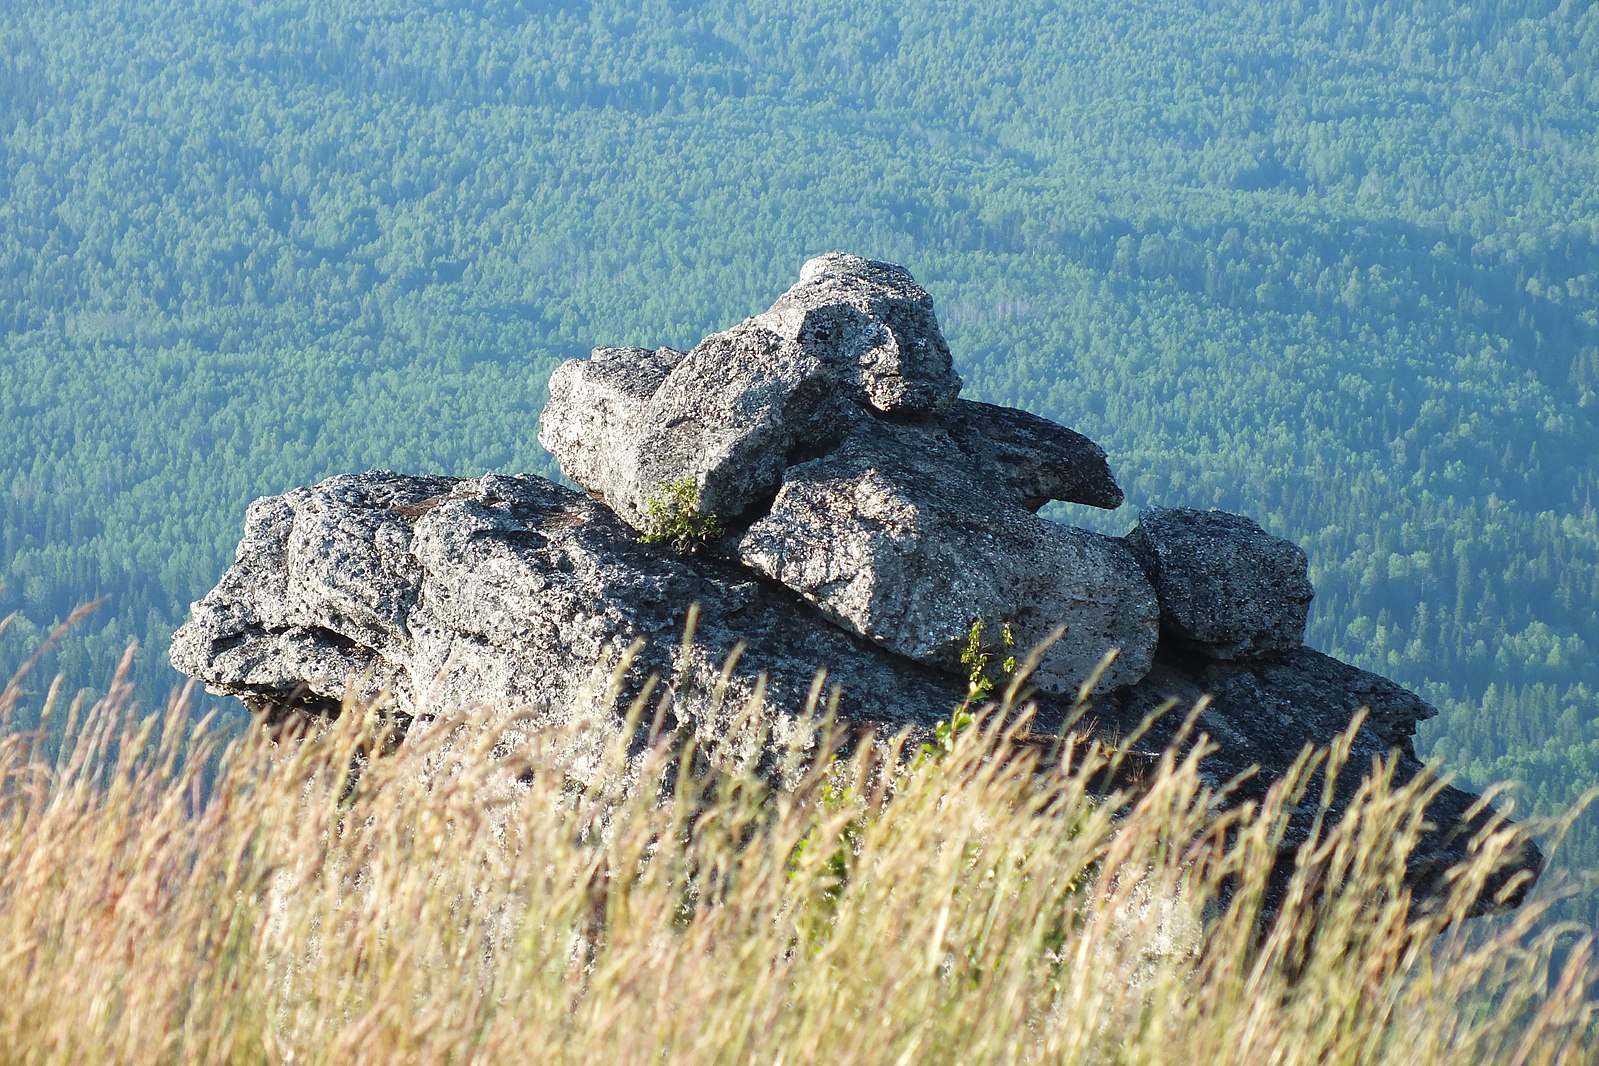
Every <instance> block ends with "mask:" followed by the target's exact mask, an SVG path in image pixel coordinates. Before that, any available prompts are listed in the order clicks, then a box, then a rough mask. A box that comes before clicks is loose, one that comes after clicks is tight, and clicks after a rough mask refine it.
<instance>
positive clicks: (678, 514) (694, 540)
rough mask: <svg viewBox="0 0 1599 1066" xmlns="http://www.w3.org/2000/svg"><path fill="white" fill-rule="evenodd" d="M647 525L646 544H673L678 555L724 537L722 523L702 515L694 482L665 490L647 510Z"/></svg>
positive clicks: (673, 484)
mask: <svg viewBox="0 0 1599 1066" xmlns="http://www.w3.org/2000/svg"><path fill="white" fill-rule="evenodd" d="M644 524H645V530H644V535H643V538H642V539H643V541H644V543H646V544H670V545H671V546H672V547H673V548H675V549H677V550H678V551H689V550H690V549H692V548H693V547H694V545H696V544H703V543H704V542H705V541H708V540H715V539H716V538H718V537H720V536H721V535H722V533H723V530H722V521H721V519H719V518H717V517H716V516H715V515H714V514H701V513H700V490H699V486H698V485H696V484H695V483H694V479H693V478H683V479H682V480H681V481H673V482H670V483H669V484H667V485H664V486H662V488H661V491H659V492H657V493H656V494H655V495H654V496H652V497H651V498H650V502H649V503H648V504H646V505H645V507H644Z"/></svg>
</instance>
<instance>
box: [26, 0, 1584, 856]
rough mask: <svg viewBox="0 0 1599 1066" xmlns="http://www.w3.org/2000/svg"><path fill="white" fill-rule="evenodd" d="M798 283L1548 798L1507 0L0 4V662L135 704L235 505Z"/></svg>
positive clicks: (1542, 35)
mask: <svg viewBox="0 0 1599 1066" xmlns="http://www.w3.org/2000/svg"><path fill="white" fill-rule="evenodd" d="M828 249H845V250H849V251H854V252H858V253H861V254H865V255H869V256H874V257H878V258H886V259H890V260H894V261H897V262H901V263H904V264H906V265H908V266H909V267H910V268H911V270H912V271H913V272H914V273H915V274H916V276H917V278H918V279H919V280H921V281H922V282H923V283H924V284H925V285H926V287H927V288H928V289H929V290H930V291H931V292H932V294H933V297H934V299H935V300H936V301H938V307H939V310H940V315H941V319H942V321H943V323H944V327H945V331H946V334H947V335H948V337H949V340H950V343H951V346H952V348H953V349H954V351H955V353H956V358H957V360H958V362H959V365H960V369H961V371H962V373H963V375H964V376H965V378H966V381H967V394H968V395H970V396H973V397H975V398H982V399H989V400H993V401H997V402H1003V403H1007V404H1014V405H1018V406H1024V407H1028V408H1031V409H1033V410H1036V411H1038V412H1040V413H1042V414H1045V415H1047V416H1049V417H1052V418H1055V419H1058V420H1060V421H1062V422H1065V423H1066V424H1068V425H1072V426H1074V427H1076V428H1077V429H1079V430H1081V431H1083V432H1085V433H1087V434H1089V435H1090V436H1092V437H1093V438H1095V439H1096V440H1098V441H1100V442H1101V443H1102V444H1103V445H1104V446H1105V447H1106V449H1107V450H1108V451H1109V453H1110V455H1111V459H1112V463H1113V466H1114V469H1115V470H1116V472H1117V474H1118V476H1119V477H1120V479H1121V482H1122V484H1123V486H1124V488H1125V489H1126V490H1127V496H1128V505H1127V506H1126V507H1125V508H1124V509H1123V510H1122V511H1120V512H1118V513H1116V514H1114V515H1112V516H1110V517H1109V519H1108V520H1106V519H1097V520H1095V521H1096V524H1097V525H1098V526H1099V528H1102V529H1106V530H1108V531H1112V532H1117V533H1120V532H1124V531H1125V530H1126V529H1127V528H1130V527H1131V525H1132V524H1133V522H1134V520H1135V518H1136V512H1137V509H1138V508H1139V507H1142V506H1147V505H1151V504H1164V505H1192V506H1220V507H1225V508H1228V509H1232V510H1238V511H1241V512H1244V513H1246V514H1249V515H1251V516H1253V517H1255V518H1256V519H1258V520H1259V521H1260V522H1261V523H1262V524H1264V525H1265V526H1266V527H1267V528H1268V529H1270V530H1271V531H1272V532H1275V533H1278V534H1281V535H1284V536H1287V537H1290V538H1292V539H1294V540H1296V541H1298V542H1299V543H1300V544H1302V545H1303V546H1304V547H1305V548H1306V550H1307V551H1308V553H1309V555H1310V558H1311V566H1312V577H1313V578H1314V580H1315V583H1316V586H1317V588H1318V589H1319V590H1320V594H1319V597H1318V599H1317V601H1316V604H1315V606H1314V608H1313V610H1312V616H1311V632H1310V637H1309V639H1310V641H1311V643H1313V644H1315V645H1317V646H1319V647H1322V648H1324V649H1326V650H1329V651H1331V652H1333V653H1335V654H1337V655H1340V656H1342V657H1344V658H1346V659H1348V660H1350V661H1352V662H1354V663H1356V664H1358V665H1361V666H1364V667H1367V668H1371V669H1375V670H1378V671H1381V672H1384V673H1386V674H1389V675H1390V676H1393V677H1395V678H1397V679H1399V680H1401V681H1403V682H1405V683H1407V684H1409V685H1411V686H1412V687H1415V688H1417V689H1418V690H1419V691H1421V692H1423V693H1424V694H1425V695H1426V696H1427V697H1428V698H1429V699H1431V700H1433V701H1434V702H1435V703H1436V704H1438V706H1439V707H1440V708H1441V709H1442V711H1443V714H1442V716H1441V717H1440V719H1439V720H1438V721H1437V722H1435V723H1433V724H1432V726H1431V732H1430V733H1429V736H1428V739H1429V741H1430V743H1431V744H1432V751H1433V753H1434V754H1435V755H1436V756H1437V757H1438V758H1439V759H1440V760H1441V761H1442V762H1443V764H1444V765H1445V766H1446V767H1447V768H1450V769H1453V770H1456V771H1458V772H1460V773H1462V774H1464V775H1465V776H1466V777H1467V778H1469V779H1470V780H1471V781H1472V782H1474V783H1476V784H1482V783H1485V782H1487V781H1489V780H1492V779H1498V778H1513V779H1516V780H1518V781H1520V782H1522V783H1523V784H1524V785H1525V787H1526V790H1527V792H1526V796H1527V799H1528V800H1529V801H1536V802H1537V803H1538V804H1540V805H1541V807H1542V809H1546V810H1553V809H1557V808H1558V807H1559V806H1560V805H1561V804H1563V803H1565V802H1566V801H1568V800H1569V799H1570V797H1571V796H1573V795H1575V794H1576V793H1577V792H1579V791H1580V790H1581V789H1582V788H1583V787H1586V786H1588V785H1592V784H1594V783H1599V698H1596V693H1599V661H1596V658H1595V652H1596V649H1599V515H1596V511H1595V507H1596V504H1595V497H1596V496H1599V448H1596V447H1595V444H1594V441H1595V439H1596V437H1599V310H1596V308H1599V10H1596V9H1594V8H1593V7H1592V6H1591V5H1589V4H1586V3H1578V2H1566V3H1554V2H1550V0H1474V2H1468V3H1459V4H1452V5H1438V4H1424V3H1419V2H1411V3H1400V2H1394V3H1363V2H1357V0H1351V2H1348V3H1318V2H1312V0H1297V2H1296V0H1223V2H1220V3H1215V2H1210V3H1206V2H1200V0H1165V2H1160V3H1137V4H1132V3H1128V4H1117V3H1111V4H1105V3H1085V2H1079V0H987V2H985V3H982V4H977V3H971V2H963V3H944V4H933V3H930V2H928V0H901V2H895V3H889V2H887V0H849V2H844V0H763V2H761V3H754V2H750V0H723V2H708V3H701V4H691V3H686V2H682V0H670V2H668V0H653V2H651V0H646V2H642V3H641V2H639V0H593V2H579V0H573V2H568V3H554V2H551V0H525V2H524V0H431V2H430V0H404V2H399V0H363V2H360V3H357V2H355V0H330V2H326V3H319V4H309V3H305V2H303V0H301V2H288V0H276V2H273V0H268V2H261V3H255V4H251V5H218V4H211V3H202V2H200V0H139V2H138V3H135V2H133V0H82V2H66V3H57V4H48V5H44V4H28V5H22V4H13V5H5V7H4V8H0V338H3V339H0V346H3V347H0V500H3V508H4V511H3V520H0V581H3V582H4V590H3V591H0V614H4V613H7V612H11V611H19V612H21V613H22V615H23V616H25V618H26V620H27V622H26V624H24V625H21V626H19V627H18V628H17V630H16V631H14V633H13V635H12V636H11V637H10V638H8V641H7V643H6V644H5V645H4V646H0V671H4V672H6V673H7V676H9V666H10V665H11V664H13V663H15V662H16V661H17V659H18V658H19V656H20V655H21V654H22V653H23V652H24V650H25V649H26V648H27V647H28V646H29V645H31V643H32V642H33V641H35V640H36V639H37V637H38V636H39V634H40V633H41V632H42V630H43V629H45V628H47V627H48V626H50V625H51V624H52V623H53V622H54V621H56V620H58V619H60V618H61V617H63V616H64V615H65V614H66V613H67V612H68V611H70V610H71V609H72V608H73V607H74V606H75V605H77V604H79V603H81V602H84V601H86V600H89V599H92V598H94V597H97V596H100V595H102V594H109V595H110V596H111V600H110V603H109V604H108V605H107V606H105V607H103V608H101V609H100V611H99V612H98V613H97V614H96V615H95V616H94V618H93V619H92V620H91V621H90V622H88V623H85V624H84V625H82V626H80V628H79V630H78V631H77V633H76V634H75V635H74V636H73V637H72V638H71V639H70V640H69V641H67V642H66V643H65V644H64V645H63V647H62V649H61V652H60V654H59V656H58V657H57V658H56V659H55V660H53V661H52V663H51V666H52V667H59V668H62V669H65V670H67V671H68V672H69V675H70V677H71V678H72V680H73V682H74V683H83V684H89V683H103V681H104V679H105V677H106V676H107V675H108V674H109V672H110V670H111V668H112V666H113V665H114V662H115V659H116V657H117V655H118V654H119V653H120V651H121V649H122V648H123V646H124V645H125V644H126V643H127V642H128V641H130V640H134V639H137V640H139V641H141V642H142V643H143V648H144V650H143V653H142V656H141V659H140V667H139V677H140V681H141V683H142V684H143V686H144V687H143V691H144V693H145V699H146V700H147V701H149V702H156V701H159V700H160V699H162V698H163V697H164V696H165V694H166V692H167V690H168V688H169V687H170V686H172V685H174V684H176V683H177V682H178V681H179V678H178V677H177V675H175V674H174V673H173V672H172V671H170V669H168V668H167V667H165V665H164V663H163V659H162V656H163V652H164V649H165V644H166V640H167V637H168V635H169V634H170V631H171V628H172V626H173V625H174V624H175V623H176V621H177V620H179V619H180V618H181V617H182V615H183V614H184V612H185V610H186V607H187V604H188V602H189V601H190V600H192V599H194V598H197V597H198V596H199V595H201V594H202V593H203V592H204V591H205V590H206V589H207V588H209V587H210V585H211V584H212V582H213V581H214V580H215V578H216V577H217V575H218V574H219V573H220V572H221V570H222V568H223V567H224V565H225V563H226V561H227V560H228V558H229V553H230V551H231V548H232V546H233V544H234V542H235V540H236V538H237V535H238V532H239V529H240V524H241V519H242V515H243V511H244V508H245V506H246V505H247V504H248V502H249V501H250V500H251V499H252V498H254V497H256V496H258V495H262V494H265V493H270V492H278V491H282V490H284V489H286V488H289V487H291V486H294V485H298V484H303V483H307V482H310V481H312V480H315V479H317V478H320V477H323V476H325V475H328V474H331V473H334V472H337V471H343V470H358V469H364V468H368V467H384V468H391V469H398V470H406V471H414V472H423V471H430V472H431V471H438V472H447V473H457V474H476V473H480V472H483V471H486V470H533V471H539V472H543V473H553V467H552V464H551V463H550V460H549V459H548V457H547V456H546V455H544V454H543V452H542V450H541V449H540V448H539V447H538V445H537V443H536V441H535V439H534V434H535V428H536V417H537V414H538V411H539V409H540V407H541V405H542V403H543V398H544V382H545V379H546V377H547V375H548V373H549V371H550V370H551V368H552V367H554V366H555V364H556V363H557V362H558V361H560V360H561V359H563V358H566V357H569V356H572V355H575V354H582V353H584V352H586V351H587V350H588V348H589V347H590V346H592V345H594V344H601V343H603V344H625V343H639V344H648V345H656V344H671V345H674V346H679V347H687V346H688V345H690V344H692V343H693V342H694V341H695V340H697V339H698V338H699V337H700V336H702V335H703V334H705V333H707V332H709V331H711V330H713V329H717V328H721V327H724V326H726V325H728V324H730V323H731V322H732V321H736V320H737V319H738V318H739V317H741V316H742V315H744V314H746V313H748V312H750V311H751V310H754V309H758V308H762V307H765V306H766V305H767V304H768V303H769V302H770V300H771V299H772V298H773V297H774V296H775V295H776V294H777V293H778V292H780V291H782V290H783V289H784V288H785V287H786V286H787V285H788V284H789V283H790V282H791V281H792V279H793V275H794V273H795V271H796V269H797V268H798V265H799V264H800V262H801V261H803V260H804V259H805V258H806V257H808V256H809V255H812V254H815V253H817V252H820V251H824V250H828ZM957 293H959V294H960V295H959V296H958V297H957V296H956V295H955V294H957ZM1078 517H1079V516H1077V515H1073V516H1072V518H1073V519H1074V520H1076V519H1077V518H1078ZM41 684H42V682H41ZM1569 855H1570V856H1571V857H1572V858H1574V859H1578V860H1580V861H1583V862H1586V863H1588V864H1596V865H1599V820H1596V819H1589V820H1588V821H1587V822H1585V823H1584V824H1583V825H1582V826H1581V827H1580V828H1579V830H1578V833H1577V836H1576V840H1575V843H1574V845H1573V846H1572V848H1571V849H1570V850H1569Z"/></svg>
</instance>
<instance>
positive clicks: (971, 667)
mask: <svg viewBox="0 0 1599 1066" xmlns="http://www.w3.org/2000/svg"><path fill="white" fill-rule="evenodd" d="M984 628H985V623H984V622H983V620H982V619H981V618H977V619H974V620H973V621H972V628H971V632H969V633H968V634H967V635H966V647H965V648H963V649H961V665H962V666H964V667H966V670H967V675H966V686H967V687H966V702H968V703H973V702H977V703H980V702H982V701H983V700H990V699H993V698H994V693H995V692H996V691H998V689H999V687H1000V686H1001V685H1003V684H1005V683H1006V682H1008V681H1010V679H1011V678H1012V677H1014V676H1015V675H1016V667H1017V661H1016V633H1015V631H1014V630H1012V629H1011V625H1010V623H1009V622H1006V623H1005V624H1004V625H1002V626H1001V627H1000V630H999V639H1000V647H999V648H993V647H991V646H989V644H988V643H987V641H985V640H984V639H983V630H984ZM1001 653H1003V654H1004V656H1005V657H1004V658H1003V659H1001V660H1000V663H999V668H998V670H997V671H996V670H993V669H990V666H989V664H990V662H991V661H992V659H993V657H994V656H995V655H998V654H1001Z"/></svg>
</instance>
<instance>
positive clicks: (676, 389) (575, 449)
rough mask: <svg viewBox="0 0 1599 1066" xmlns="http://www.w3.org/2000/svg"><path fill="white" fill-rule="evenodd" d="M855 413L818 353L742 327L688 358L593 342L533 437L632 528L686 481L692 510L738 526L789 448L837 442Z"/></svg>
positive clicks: (569, 369)
mask: <svg viewBox="0 0 1599 1066" xmlns="http://www.w3.org/2000/svg"><path fill="white" fill-rule="evenodd" d="M663 351H668V352H669V351H670V350H669V349H668V350H663ZM857 413H858V412H857V410H856V409H854V408H853V407H852V405H850V404H849V403H847V402H845V401H843V400H841V399H840V398H839V396H838V389H837V384H836V382H835V380H834V378H833V376H832V373H831V371H830V370H829V369H828V367H826V366H825V365H824V364H823V362H822V361H821V360H820V359H818V358H816V357H815V356H814V355H812V354H810V353H808V352H806V351H804V350H803V349H802V348H801V347H800V346H799V345H797V344H795V343H793V342H792V341H786V340H784V339H783V338H781V337H779V336H777V334H775V333H772V332H770V331H768V330H764V329H761V328H760V327H758V326H753V325H750V324H748V323H745V324H742V325H739V326H735V327H733V328H732V329H730V330H725V331H723V332H721V333H716V334H713V335H711V336H709V337H707V338H705V340H703V341H701V342H700V343H699V344H697V345H695V347H694V348H693V350H691V351H689V352H687V353H681V354H679V353H675V352H672V353H670V355H669V356H665V357H663V356H662V355H661V354H660V352H646V351H645V350H643V349H639V348H626V349H618V348H600V349H596V350H595V354H594V356H593V357H592V358H590V359H587V360H572V361H569V362H566V363H563V364H562V365H561V366H559V367H557V368H556V370H555V373H554V374H552V375H551V377H550V401H549V403H548V404H547V405H545V408H544V413H543V415H542V416H541V417H540V420H539V443H541V444H543V445H544V446H545V447H546V448H548V449H549V450H550V452H551V453H552V454H553V455H554V456H555V457H556V458H557V459H559V460H560V462H561V469H562V470H564V471H565V472H566V475H567V476H568V477H570V478H571V479H572V480H573V481H576V482H577V483H578V484H580V485H582V486H583V487H584V488H586V489H589V490H590V491H591V492H594V493H595V494H597V495H598V496H600V498H602V499H603V500H604V501H605V502H606V504H607V505H608V506H609V507H610V508H611V509H612V510H614V511H615V512H616V513H617V514H619V515H620V516H621V517H622V518H623V519H624V520H625V521H626V522H627V523H628V524H629V525H631V526H633V528H635V529H647V528H648V524H649V523H648V519H647V514H648V511H649V506H650V502H651V501H652V500H655V499H657V498H660V497H662V496H663V495H664V493H665V492H666V489H667V486H669V485H672V484H675V483H677V482H681V481H685V480H687V481H692V482H693V483H694V485H695V488H696V489H697V490H698V499H699V502H698V506H699V509H700V511H701V513H704V514H716V515H719V516H721V517H722V518H723V519H724V520H735V521H736V520H737V518H738V517H739V516H740V515H743V514H744V513H745V512H746V511H748V510H750V509H751V508H752V507H754V506H755V505H756V504H758V503H760V502H762V501H763V500H765V499H770V498H771V495H772V493H773V492H775V491H776V489H777V486H778V483H779V482H780V481H781V480H782V476H783V471H784V470H785V469H786V468H787V466H788V462H789V460H790V456H791V453H792V452H794V451H795V450H796V449H799V448H810V447H816V446H819V445H825V444H826V443H827V442H828V441H829V440H833V439H837V437H838V436H839V435H840V434H841V433H842V432H843V430H844V429H845V428H846V427H847V426H848V424H849V423H850V421H851V417H852V415H855V414H857Z"/></svg>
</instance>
